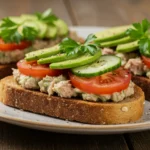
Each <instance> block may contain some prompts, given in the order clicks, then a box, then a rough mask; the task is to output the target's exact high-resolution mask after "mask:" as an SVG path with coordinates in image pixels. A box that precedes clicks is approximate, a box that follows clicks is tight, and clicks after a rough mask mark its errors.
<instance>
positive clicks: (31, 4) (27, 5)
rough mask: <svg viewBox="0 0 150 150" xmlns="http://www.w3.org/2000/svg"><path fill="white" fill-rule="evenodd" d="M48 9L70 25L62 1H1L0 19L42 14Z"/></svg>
mask: <svg viewBox="0 0 150 150" xmlns="http://www.w3.org/2000/svg"><path fill="white" fill-rule="evenodd" d="M48 8H52V10H53V11H54V13H55V14H56V15H58V16H59V17H60V18H62V19H63V20H65V21H66V22H67V23H68V25H72V23H71V19H70V16H69V14H68V11H67V9H66V8H65V6H64V3H63V0H57V1H56V0H13V1H9V0H1V1H0V18H3V17H6V16H15V15H20V14H22V13H35V12H37V11H40V12H42V11H44V10H46V9H48Z"/></svg>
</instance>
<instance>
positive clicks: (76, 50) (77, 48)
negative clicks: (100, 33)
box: [59, 34, 100, 56]
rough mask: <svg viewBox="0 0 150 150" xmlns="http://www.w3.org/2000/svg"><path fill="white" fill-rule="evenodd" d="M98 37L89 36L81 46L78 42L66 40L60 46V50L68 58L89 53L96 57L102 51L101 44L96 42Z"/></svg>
mask: <svg viewBox="0 0 150 150" xmlns="http://www.w3.org/2000/svg"><path fill="white" fill-rule="evenodd" d="M95 39H96V36H95V35H94V34H90V35H88V37H87V38H86V40H85V43H84V44H79V43H77V42H76V41H74V40H72V39H70V38H65V39H64V40H63V41H62V42H61V43H60V44H59V45H60V49H61V50H62V51H63V52H65V53H66V54H67V55H68V56H70V55H76V54H84V53H89V54H90V55H94V54H95V53H96V52H97V51H99V50H100V47H99V46H100V45H99V43H97V42H95Z"/></svg>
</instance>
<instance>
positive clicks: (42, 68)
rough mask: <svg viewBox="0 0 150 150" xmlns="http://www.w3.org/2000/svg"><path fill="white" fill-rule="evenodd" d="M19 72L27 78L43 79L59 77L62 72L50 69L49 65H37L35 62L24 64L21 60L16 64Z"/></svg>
mask: <svg viewBox="0 0 150 150" xmlns="http://www.w3.org/2000/svg"><path fill="white" fill-rule="evenodd" d="M17 67H18V69H19V71H20V72H21V73H22V74H24V75H27V76H32V77H39V78H43V77H45V76H46V75H49V76H59V75H61V74H62V70H56V69H50V68H49V65H38V64H37V63H36V62H33V61H32V62H26V61H25V60H21V61H19V62H18V63H17Z"/></svg>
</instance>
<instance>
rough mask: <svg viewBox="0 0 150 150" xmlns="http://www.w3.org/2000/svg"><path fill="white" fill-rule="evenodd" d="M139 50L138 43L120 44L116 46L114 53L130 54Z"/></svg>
mask: <svg viewBox="0 0 150 150" xmlns="http://www.w3.org/2000/svg"><path fill="white" fill-rule="evenodd" d="M138 48H139V45H138V41H134V42H130V43H126V44H120V45H118V46H117V48H116V51H117V52H121V53H126V52H132V51H135V50H137V49H138Z"/></svg>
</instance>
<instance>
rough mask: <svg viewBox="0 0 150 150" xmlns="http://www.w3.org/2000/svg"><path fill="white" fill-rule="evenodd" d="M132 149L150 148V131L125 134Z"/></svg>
mask: <svg viewBox="0 0 150 150" xmlns="http://www.w3.org/2000/svg"><path fill="white" fill-rule="evenodd" d="M125 137H126V140H127V141H128V145H129V147H130V149H131V150H149V149H150V131H144V132H138V133H130V134H126V135H125Z"/></svg>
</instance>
